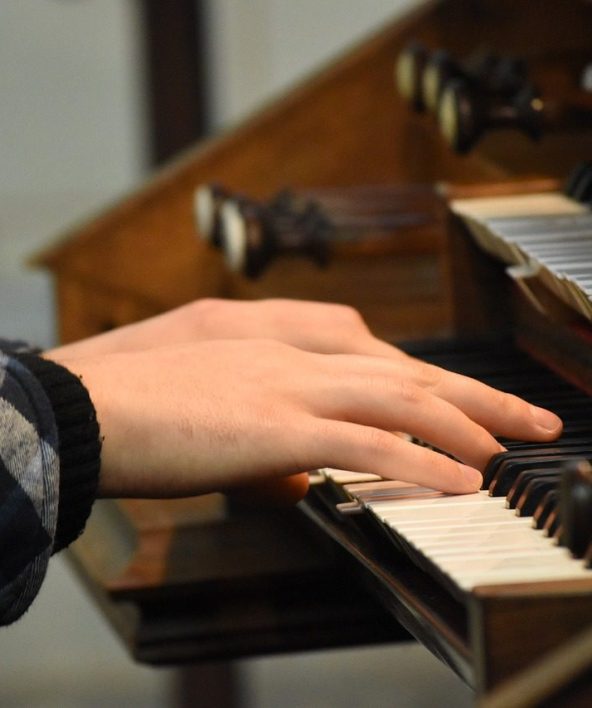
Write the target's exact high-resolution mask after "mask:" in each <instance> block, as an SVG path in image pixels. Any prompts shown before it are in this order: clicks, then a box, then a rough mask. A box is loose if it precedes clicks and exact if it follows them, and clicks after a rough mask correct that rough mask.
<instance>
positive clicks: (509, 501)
mask: <svg viewBox="0 0 592 708" xmlns="http://www.w3.org/2000/svg"><path fill="white" fill-rule="evenodd" d="M554 475H556V472H555V470H542V469H534V470H528V471H526V472H521V473H520V474H519V475H518V477H516V479H515V481H514V484H513V485H512V487H511V488H510V491H509V492H508V496H507V497H506V506H507V507H508V508H509V509H515V508H516V505H517V504H518V500H519V499H520V497H521V496H522V495H523V494H524V491H525V489H526V487H527V486H528V485H529V484H530V482H532V481H533V480H535V479H545V478H547V477H550V476H554Z"/></svg>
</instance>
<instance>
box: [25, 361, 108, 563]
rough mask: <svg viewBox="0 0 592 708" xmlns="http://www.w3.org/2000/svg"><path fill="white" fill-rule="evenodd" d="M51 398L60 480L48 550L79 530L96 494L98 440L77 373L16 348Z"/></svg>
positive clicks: (56, 548) (89, 404)
mask: <svg viewBox="0 0 592 708" xmlns="http://www.w3.org/2000/svg"><path fill="white" fill-rule="evenodd" d="M16 358H17V359H18V360H19V361H20V362H21V363H22V364H23V365H24V366H26V367H27V369H28V370H29V371H30V372H31V373H32V374H33V375H34V376H35V377H36V378H37V380H38V381H39V383H40V384H41V386H42V388H43V390H44V392H45V394H46V396H47V398H48V399H49V402H50V404H51V407H52V410H53V413H54V417H55V421H56V426H57V429H58V438H59V458H60V483H59V502H58V521H57V529H56V536H55V541H54V548H53V550H54V552H57V551H59V550H61V549H62V548H65V547H66V546H67V545H69V544H70V543H71V542H72V541H74V540H75V539H76V538H77V537H78V536H79V535H80V533H81V532H82V530H83V528H84V526H85V524H86V520H87V518H88V516H89V514H90V511H91V508H92V504H93V502H94V500H95V498H96V495H97V488H98V478H99V469H100V453H101V441H100V435H99V426H98V423H97V418H96V413H95V409H94V406H93V403H92V401H91V399H90V396H89V394H88V391H87V390H86V388H85V386H84V385H83V384H82V382H81V380H80V379H79V377H77V376H76V375H75V374H73V373H71V372H70V371H69V370H68V369H67V368H65V367H64V366H62V365H60V364H58V363H56V362H54V361H52V360H51V359H47V358H42V357H39V356H34V355H31V354H17V355H16Z"/></svg>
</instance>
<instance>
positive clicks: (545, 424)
mask: <svg viewBox="0 0 592 708" xmlns="http://www.w3.org/2000/svg"><path fill="white" fill-rule="evenodd" d="M530 410H531V413H532V417H533V418H534V420H535V422H536V424H537V425H538V426H539V427H541V428H543V430H546V431H547V432H549V433H552V432H554V431H556V430H557V429H558V428H560V427H561V419H560V418H558V417H557V416H556V415H555V413H551V411H548V410H546V409H545V408H539V407H538V406H531V407H530Z"/></svg>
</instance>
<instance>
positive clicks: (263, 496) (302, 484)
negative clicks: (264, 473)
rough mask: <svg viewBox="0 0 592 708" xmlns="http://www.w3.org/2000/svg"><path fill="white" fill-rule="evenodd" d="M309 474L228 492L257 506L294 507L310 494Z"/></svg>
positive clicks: (265, 481)
mask: <svg viewBox="0 0 592 708" xmlns="http://www.w3.org/2000/svg"><path fill="white" fill-rule="evenodd" d="M308 486H309V482H308V473H307V472H302V473H300V474H293V475H290V476H289V477H279V478H277V479H269V480H264V481H262V482H259V483H258V484H253V485H251V486H249V487H241V488H237V489H232V490H230V491H228V492H227V494H228V495H229V496H232V497H233V498H235V499H238V500H239V501H241V502H243V503H246V504H254V505H257V506H273V507H278V506H292V505H294V504H297V503H298V502H299V501H300V500H301V499H303V498H304V497H305V496H306V493H307V492H308Z"/></svg>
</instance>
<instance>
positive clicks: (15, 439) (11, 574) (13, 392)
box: [0, 352, 60, 624]
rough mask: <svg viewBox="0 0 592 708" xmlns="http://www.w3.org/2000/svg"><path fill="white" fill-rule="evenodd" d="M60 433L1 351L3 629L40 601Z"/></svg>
mask: <svg viewBox="0 0 592 708" xmlns="http://www.w3.org/2000/svg"><path fill="white" fill-rule="evenodd" d="M59 477H60V474H59V455H58V431H57V426H56V420H55V416H54V414H53V410H52V406H51V403H50V401H49V398H48V397H47V395H46V394H45V391H44V389H43V387H42V385H41V383H40V382H39V380H38V379H37V378H36V377H35V376H34V375H33V374H32V373H31V372H30V371H29V369H27V367H26V366H24V365H23V364H22V363H21V362H20V361H18V360H17V359H15V358H14V357H12V356H10V355H9V354H7V353H4V352H0V549H1V550H0V624H9V623H10V622H13V621H14V620H15V619H17V618H18V617H20V615H21V614H22V613H23V612H24V611H25V610H26V609H27V608H28V607H29V605H30V603H31V602H32V600H33V598H34V597H35V596H36V594H37V592H38V590H39V588H40V586H41V583H42V581H43V578H44V576H45V572H46V570H47V564H48V562H49V558H50V555H51V552H52V546H53V540H54V537H55V534H56V527H57V519H58V493H59V481H60V480H59Z"/></svg>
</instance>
